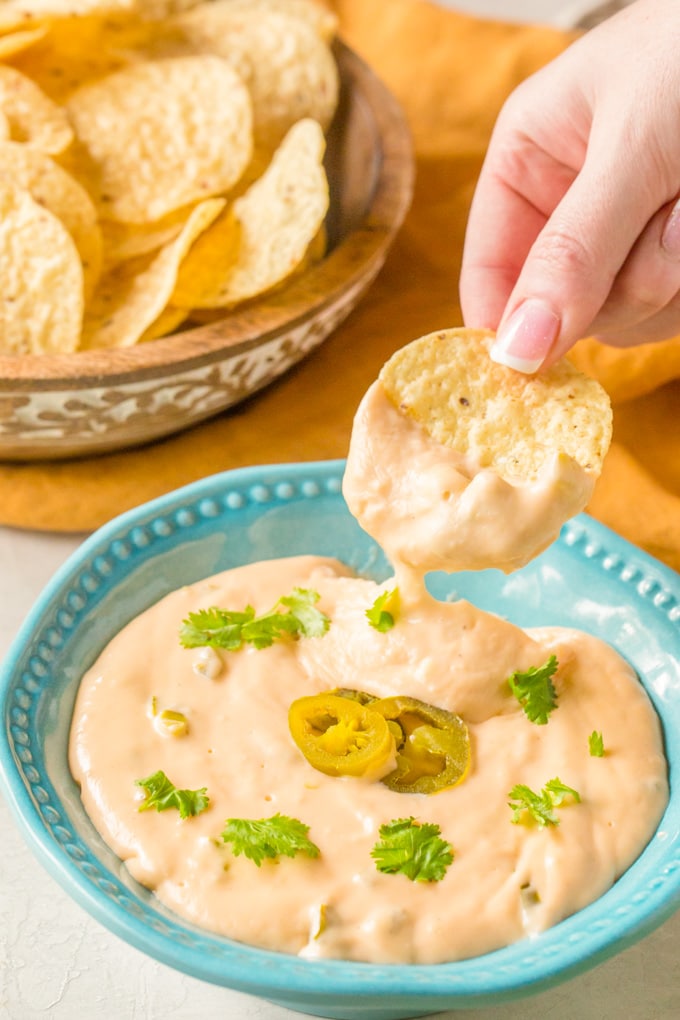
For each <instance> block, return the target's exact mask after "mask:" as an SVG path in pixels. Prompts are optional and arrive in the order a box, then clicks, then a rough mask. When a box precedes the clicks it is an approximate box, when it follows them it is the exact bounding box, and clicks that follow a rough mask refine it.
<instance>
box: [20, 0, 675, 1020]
mask: <svg viewBox="0 0 680 1020" xmlns="http://www.w3.org/2000/svg"><path fill="white" fill-rule="evenodd" d="M447 3H448V6H452V7H458V8H459V9H461V10H466V11H470V12H472V13H478V14H480V15H483V16H487V17H502V18H505V19H507V20H517V21H532V20H541V21H544V22H551V23H553V24H560V25H567V24H570V23H573V20H574V19H576V18H578V17H580V16H581V15H582V14H586V13H588V12H589V11H590V10H591V9H592V8H593V7H595V6H597V3H596V2H595V0H593V2H590V0H447ZM78 541H79V539H76V538H72V537H64V536H54V535H40V534H36V533H31V532H20V531H12V530H10V529H6V528H4V529H3V528H0V657H2V656H3V655H4V654H5V652H6V650H7V647H8V645H9V643H10V641H11V639H12V637H13V636H14V634H15V633H16V630H17V628H18V626H19V624H20V623H21V620H22V619H23V617H24V615H25V614H26V612H27V610H28V609H29V607H30V605H31V604H32V602H33V601H34V599H35V598H36V596H37V595H38V593H39V591H40V590H41V588H42V587H43V585H44V583H45V582H46V581H47V580H48V578H49V577H50V576H51V575H52V573H53V572H54V570H56V568H57V567H58V566H59V565H60V563H61V562H62V561H63V560H64V559H65V558H66V557H67V555H68V554H69V553H70V552H71V551H72V550H73V549H74V548H75V547H76V545H77V544H78ZM679 945H680V914H677V915H676V916H675V917H674V918H673V919H672V920H671V921H669V922H667V924H666V925H665V926H664V927H663V928H661V929H659V930H658V931H657V932H655V933H654V934H652V935H651V936H649V937H648V938H647V939H646V940H645V941H644V942H642V943H640V944H639V945H638V946H635V947H633V948H632V949H629V950H628V951H627V952H625V953H623V954H621V955H620V956H619V957H617V958H616V959H614V960H611V961H609V962H608V963H606V964H603V965H602V966H600V967H598V968H597V969H596V970H594V971H591V972H590V973H588V974H586V975H584V976H583V977H581V978H577V979H575V980H573V981H571V982H570V983H568V984H566V985H563V986H562V987H561V988H558V989H555V990H554V991H552V992H548V993H545V994H543V995H539V996H537V997H535V998H533V999H527V1000H524V1001H521V1002H519V1003H516V1004H512V1005H508V1006H504V1007H499V1008H496V1009H493V1010H480V1011H475V1012H474V1013H471V1012H465V1013H458V1012H456V1013H449V1014H440V1015H441V1016H442V1017H446V1016H448V1017H450V1018H451V1020H463V1018H464V1017H469V1018H473V1020H548V1018H550V1020H621V1018H622V1017H625V1020H675V1018H676V1017H677V1016H678V1015H680V969H679V968H678V966H677V953H678V948H677V947H678V946H679ZM298 1015H301V1014H294V1013H292V1012H291V1011H289V1010H287V1009H283V1008H281V1007H279V1006H274V1005H271V1004H269V1003H266V1002H263V1001H260V1000H258V999H255V998H251V997H250V996H244V995H240V994H237V993H235V992H231V991H227V990H225V989H221V988H217V987H213V986H211V985H206V984H203V983H202V982H198V981H195V980H193V979H192V978H188V977H186V976H184V975H182V974H179V973H176V972H174V971H172V970H169V969H168V968H167V967H165V966H163V965H162V964H158V963H156V962H154V961H153V960H150V959H148V958H147V957H145V956H143V955H142V954H141V953H139V952H138V951H137V950H135V949H132V948H130V947H129V946H127V945H126V944H125V943H123V942H121V941H120V940H119V939H118V938H116V937H115V936H113V935H111V934H109V932H107V931H106V930H105V929H104V928H102V927H101V926H100V925H99V924H98V923H97V922H95V921H94V920H92V919H91V918H90V917H89V916H88V915H87V914H85V913H84V912H83V911H82V910H81V909H80V907H78V906H76V905H75V904H74V903H73V902H72V901H71V900H70V899H69V898H68V897H67V896H66V894H65V893H63V892H62V891H61V889H60V888H59V886H57V885H56V883H55V882H54V881H53V880H52V879H51V878H50V877H49V876H48V875H47V874H46V872H44V871H43V869H42V867H41V866H40V865H38V863H37V862H36V861H35V860H34V858H33V856H32V855H31V853H30V851H29V850H28V849H27V847H26V845H25V843H24V841H23V839H22V837H21V835H20V834H19V832H18V830H17V828H16V826H15V824H14V822H13V820H12V818H11V816H10V812H9V808H8V807H7V805H6V804H5V802H4V801H3V800H1V799H0V1020H286V1018H292V1017H294V1016H298Z"/></svg>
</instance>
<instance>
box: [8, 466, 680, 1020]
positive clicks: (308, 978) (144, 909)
mask: <svg viewBox="0 0 680 1020" xmlns="http://www.w3.org/2000/svg"><path fill="white" fill-rule="evenodd" d="M343 469H344V461H324V462H318V463H308V464H297V465H294V464H293V465H275V466H265V467H256V468H245V469H237V470H235V471H230V472H225V473H223V474H220V475H214V476H211V477H210V478H206V479H203V480H202V481H200V482H196V483H192V484H191V485H188V486H185V487H184V488H182V489H179V490H177V491H175V492H172V493H170V494H168V495H166V496H163V497H161V498H159V499H157V500H154V501H153V502H151V503H148V504H145V505H143V506H141V507H138V508H136V509H134V510H131V511H129V512H127V513H125V514H123V515H121V516H120V517H118V518H116V519H114V520H112V521H111V522H109V523H108V524H107V525H105V526H104V527H103V528H101V529H100V530H99V531H98V532H96V533H95V534H94V535H92V536H91V537H90V538H89V539H88V540H86V542H84V543H83V545H82V546H81V547H80V549H79V550H77V551H76V553H74V554H73V556H72V557H71V558H70V559H69V560H68V561H67V563H65V564H64V566H63V567H62V568H61V570H59V571H58V572H57V574H56V575H55V576H54V578H53V579H52V581H51V583H50V584H49V585H48V586H47V587H46V589H45V591H44V592H43V594H42V595H41V597H40V599H39V600H38V602H37V603H36V605H35V607H34V609H33V611H32V612H31V614H30V615H29V617H28V618H27V620H26V622H25V624H24V626H23V627H22V629H21V632H20V633H19V635H18V636H17V638H16V640H15V642H14V644H13V646H12V649H11V650H10V652H9V654H8V656H7V658H6V660H5V663H4V667H3V669H2V672H0V699H1V701H2V710H3V718H4V733H3V738H4V739H3V740H1V741H0V779H1V780H2V783H3V786H4V791H5V794H6V796H7V798H8V800H9V802H10V805H11V807H12V809H13V811H14V813H15V816H16V818H17V821H18V823H19V826H20V828H21V830H22V831H23V834H24V836H25V838H26V839H27V841H28V843H29V845H30V846H31V848H32V850H33V851H34V852H35V853H36V855H37V856H38V858H39V860H40V861H41V863H42V864H43V865H44V866H45V867H46V869H47V870H48V872H50V874H51V875H52V876H53V877H54V878H55V879H56V880H57V881H58V882H59V883H60V884H61V885H62V886H63V888H64V889H65V890H66V891H67V892H68V893H69V894H70V895H71V896H72V897H73V898H74V899H75V900H76V901H77V902H78V903H79V904H80V905H81V906H82V907H84V908H85V909H86V910H87V911H88V912H89V913H91V914H92V915H93V916H94V917H95V918H97V919H98V920H99V921H100V922H101V923H103V924H104V925H105V926H106V927H108V928H109V929H111V930H112V931H113V932H115V933H116V934H117V935H119V936H121V937H122V938H123V939H124V940H126V941H128V942H130V943H131V944H132V945H134V946H136V947H137V948H139V949H141V950H143V951H144V952H146V953H148V954H149V955H150V956H152V957H154V958H156V959H158V960H160V961H162V962H164V963H166V964H169V965H171V966H173V967H175V968H177V969H178V970H181V971H184V972H186V973H189V974H191V975H193V976H195V977H198V978H201V979H203V980H207V981H211V982H213V983H216V984H221V985H226V986H229V987H232V988H235V989H240V990H243V991H250V992H254V993H255V994H260V995H264V996H265V997H272V998H275V997H276V994H277V993H278V994H280V993H282V992H283V991H285V992H286V993H287V994H288V995H290V994H291V993H299V994H301V995H313V994H317V995H322V996H324V997H328V996H329V995H334V996H336V997H337V996H341V997H342V996H350V997H352V996H365V995H370V994H380V995H387V994H389V995H390V996H391V997H394V996H395V995H402V996H404V995H417V996H419V997H425V998H427V1000H428V1001H430V1002H432V1000H434V999H436V1000H438V1002H439V1003H440V1004H441V1005H442V1006H445V1005H446V1003H452V1002H454V1001H458V1000H460V999H461V998H465V997H467V998H468V999H469V1000H470V1001H473V1000H474V1001H480V1002H481V1001H485V1000H489V999H491V998H493V997H498V996H499V995H506V996H507V997H510V995H511V993H514V994H515V995H516V994H518V993H519V992H523V991H527V990H532V991H534V990H537V989H539V988H545V987H549V986H550V985H552V984H555V983H557V982H558V981H561V980H564V979H566V978H567V977H570V976H573V975H574V974H576V973H578V972H580V971H582V970H585V969H587V968H589V967H590V966H593V965H594V964H595V963H597V962H599V961H601V960H604V959H606V958H607V957H609V956H611V955H613V954H614V953H615V952H618V951H619V950H621V949H623V948H625V947H626V946H627V945H630V944H632V943H633V942H635V941H637V940H638V939H639V938H641V937H642V936H643V935H645V934H647V933H648V932H649V931H651V930H652V929H653V928H655V927H657V926H658V925H659V924H660V923H662V921H664V920H665V919H666V918H667V917H669V916H670V915H671V914H672V913H673V912H674V911H675V909H677V907H678V906H680V838H678V837H679V836H680V833H678V832H676V836H674V837H672V838H671V834H669V833H666V829H665V825H666V820H667V816H665V817H664V819H663V820H662V822H661V825H660V827H659V830H658V832H657V834H656V837H655V838H653V839H652V841H651V842H650V844H649V845H648V847H647V849H646V850H645V851H644V852H643V854H642V855H641V857H640V858H638V860H637V861H636V862H635V863H634V864H633V865H632V866H631V867H630V868H629V869H628V871H626V872H625V874H624V875H623V876H622V877H621V878H620V879H619V880H618V882H617V883H616V884H615V885H614V887H613V888H612V889H611V890H610V891H609V892H607V893H605V894H604V896H602V897H601V898H600V899H599V900H598V901H596V902H595V903H594V904H591V905H590V906H588V907H586V908H584V909H583V910H581V911H579V912H578V913H577V914H575V915H572V917H570V918H568V919H567V920H565V921H563V922H561V923H560V924H559V925H557V926H556V927H555V928H553V929H550V930H549V931H547V932H545V933H543V934H542V935H540V936H539V937H538V938H536V939H526V940H523V941H521V942H518V943H516V944H514V945H512V946H508V947H506V948H504V949H499V950H496V951H494V952H493V953H489V954H487V955H485V956H481V957H476V958H473V959H469V960H463V961H456V962H453V963H443V964H435V965H411V966H408V967H404V966H390V965H379V964H364V963H353V962H348V961H336V960H329V961H324V960H321V961H313V962H310V961H306V960H302V959H299V958H298V957H295V956H288V955H285V954H279V953H272V952H268V951H265V950H261V949H257V948H253V947H250V946H247V945H243V944H240V943H237V942H234V941H232V940H229V939H225V938H222V937H220V936H215V935H212V934H210V933H208V932H205V931H201V930H199V929H197V928H195V927H193V926H192V925H191V924H189V923H185V922H183V921H182V920H181V919H180V918H176V919H175V918H173V917H171V916H170V915H169V913H166V914H163V913H162V912H161V909H156V908H155V907H154V906H152V905H151V904H152V902H153V900H152V899H151V901H145V900H144V899H143V898H142V897H141V896H137V895H136V894H135V892H134V891H133V886H134V883H132V884H128V885H126V884H124V883H123V882H121V880H120V879H119V878H118V877H117V876H116V875H114V874H113V873H112V872H111V871H109V870H108V869H107V868H106V866H105V865H103V864H102V862H101V861H100V860H99V859H98V857H97V856H96V854H95V853H94V852H93V851H92V849H91V848H90V847H89V846H88V845H87V844H86V843H85V842H84V841H83V840H82V839H81V837H79V836H78V834H77V833H76V831H75V827H74V825H73V823H72V821H71V819H70V817H69V814H68V810H67V808H66V807H65V805H64V804H63V803H61V801H60V799H59V796H58V795H57V793H56V791H55V789H54V786H53V785H52V782H51V780H50V776H49V775H48V774H47V771H46V766H45V761H44V758H43V753H42V747H41V741H40V736H39V733H38V731H37V730H36V712H37V706H38V705H39V703H40V697H41V695H42V696H45V697H47V696H48V695H47V694H46V693H45V692H46V691H48V689H49V685H50V677H51V675H52V671H53V669H54V668H55V666H56V664H57V663H58V660H59V655H60V653H61V652H63V650H64V649H65V648H66V646H67V644H68V641H69V639H70V637H71V636H72V635H73V634H74V633H75V632H76V631H77V628H78V627H79V626H80V624H81V622H82V620H83V619H84V618H85V617H86V616H87V613H88V611H89V610H90V609H91V608H92V606H93V605H94V604H96V601H97V598H98V593H100V592H101V590H102V588H104V589H106V588H107V587H112V586H115V583H116V579H117V574H118V573H120V574H121V576H123V574H124V570H125V569H126V566H127V565H129V564H130V563H131V562H133V561H134V560H135V559H143V560H146V559H149V558H153V555H155V552H162V551H163V550H164V549H165V548H171V547H173V545H174V544H175V543H176V542H177V541H178V540H179V536H181V535H182V534H185V535H188V534H189V533H190V532H191V529H192V528H193V527H194V526H195V525H196V524H197V523H199V522H214V523H215V524H217V523H218V522H220V523H222V524H225V523H226V524H228V521H229V519H231V520H234V518H235V516H236V517H237V516H238V514H239V512H240V511H241V510H243V509H244V508H246V507H249V508H251V509H252V508H253V507H262V508H263V509H264V508H267V507H269V506H270V505H271V504H272V503H274V504H278V505H281V504H285V503H287V502H291V501H298V502H300V501H302V502H303V503H304V504H305V505H306V504H309V505H310V506H311V507H312V508H313V504H314V501H315V500H317V499H318V498H319V497H330V498H331V500H332V501H333V502H334V503H337V506H338V508H339V509H340V508H342V507H344V504H343V502H342V496H341V480H342V473H343ZM345 512H346V511H345ZM558 543H559V544H561V545H563V546H564V547H565V548H566V549H568V551H569V555H570V556H571V557H573V558H576V559H577V560H587V561H589V562H590V563H591V564H593V565H594V566H595V567H596V568H597V569H598V570H601V571H602V573H603V575H606V577H607V582H608V583H610V584H614V585H617V586H621V587H622V588H623V589H625V590H626V591H627V593H628V596H629V598H631V599H633V600H634V601H636V602H640V601H642V602H643V603H644V604H645V605H646V606H647V607H651V608H652V609H653V611H654V613H655V614H656V615H657V616H658V618H659V619H662V618H663V620H664V622H665V624H666V626H668V625H669V624H670V625H671V626H672V628H673V630H674V632H675V633H677V634H678V636H679V638H680V578H679V577H678V575H677V574H675V573H674V572H673V571H672V570H670V569H669V568H667V567H665V566H663V565H662V564H660V563H658V562H657V561H655V560H654V559H652V557H650V556H647V555H646V554H645V553H642V552H641V551H640V550H638V549H636V548H635V547H634V546H632V545H630V544H629V543H627V542H625V541H624V540H623V539H621V538H620V537H619V536H617V535H615V534H614V533H613V532H611V531H610V530H609V529H607V528H605V527H604V526H603V525H601V524H599V523H597V522H595V521H593V520H592V519H590V518H588V517H587V516H586V515H580V516H579V517H577V518H575V519H574V520H573V521H570V522H569V523H568V524H567V525H565V528H564V529H563V531H562V534H561V536H560V538H559V540H558ZM154 551H155V552H154ZM679 643H680V642H679ZM643 681H644V678H643ZM650 693H651V692H650ZM678 728H679V729H680V718H679V720H678ZM673 771H674V765H673V764H671V772H673ZM671 803H672V804H673V803H674V802H673V800H672V801H671ZM669 810H670V807H669ZM674 810H675V809H674ZM678 811H680V808H679V809H678ZM667 815H668V812H667ZM678 828H679V829H680V825H679V826H678ZM664 834H665V838H664ZM669 842H670V845H669ZM673 844H675V846H674V848H673ZM140 892H141V890H140ZM147 895H148V894H147Z"/></svg>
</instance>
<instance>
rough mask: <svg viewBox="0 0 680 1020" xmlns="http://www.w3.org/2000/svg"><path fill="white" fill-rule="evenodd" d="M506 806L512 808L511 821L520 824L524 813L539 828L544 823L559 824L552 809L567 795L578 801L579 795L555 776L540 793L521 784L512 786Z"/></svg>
mask: <svg viewBox="0 0 680 1020" xmlns="http://www.w3.org/2000/svg"><path fill="white" fill-rule="evenodd" d="M508 796H509V798H510V800H509V801H508V807H510V808H512V821H513V822H514V823H515V825H520V824H521V823H522V822H523V821H524V819H525V817H526V815H528V816H529V818H532V819H533V820H534V821H535V822H537V823H538V824H539V825H540V826H541V828H543V827H544V826H546V825H559V824H560V820H559V818H558V817H557V815H556V814H555V811H554V809H555V808H556V807H561V806H562V804H563V803H564V801H565V799H566V798H567V797H572V798H573V800H574V801H575V802H576V803H579V802H580V800H581V797H580V796H579V794H578V793H577V792H576V790H574V789H573V788H572V787H571V786H566V785H565V784H564V783H563V782H562V780H561V779H558V778H557V777H555V779H550V780H548V782H547V783H546V784H545V786H544V787H543V789H542V790H541V792H540V793H535V792H534V790H532V789H530V787H528V786H524V785H523V784H521V783H520V784H518V785H517V786H513V788H512V790H511V791H510V793H509V794H508Z"/></svg>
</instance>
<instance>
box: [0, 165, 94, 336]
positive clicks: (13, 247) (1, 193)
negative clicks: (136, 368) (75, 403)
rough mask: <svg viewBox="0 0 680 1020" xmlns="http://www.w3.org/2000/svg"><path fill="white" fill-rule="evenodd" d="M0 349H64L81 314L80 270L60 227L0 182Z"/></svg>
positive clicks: (19, 191) (70, 241)
mask: <svg viewBox="0 0 680 1020" xmlns="http://www.w3.org/2000/svg"><path fill="white" fill-rule="evenodd" d="M0 280H2V287H1V288H0V351H2V353H3V354H13V355H24V354H54V353H60V354H61V353H70V352H71V351H74V350H75V349H76V347H77V345H78V339H79V336H80V328H81V323H82V317H83V268H82V265H81V262H80V256H79V255H78V250H77V248H76V246H75V244H74V241H73V238H72V237H71V235H70V234H69V232H68V230H67V229H66V227H65V226H64V225H63V223H61V221H60V220H58V219H57V217H56V216H54V215H53V214H52V213H51V212H50V211H49V210H48V209H45V208H44V207H43V206H42V205H40V204H39V203H38V202H36V201H35V200H34V199H33V198H32V197H31V195H30V194H29V193H28V191H26V190H24V189H23V188H19V187H17V186H16V185H14V184H11V183H9V182H7V181H0Z"/></svg>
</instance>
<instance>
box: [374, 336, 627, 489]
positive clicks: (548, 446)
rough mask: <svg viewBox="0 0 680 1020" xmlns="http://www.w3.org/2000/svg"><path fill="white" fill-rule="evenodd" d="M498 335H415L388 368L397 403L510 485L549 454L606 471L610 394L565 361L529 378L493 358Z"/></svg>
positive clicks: (533, 473)
mask: <svg viewBox="0 0 680 1020" xmlns="http://www.w3.org/2000/svg"><path fill="white" fill-rule="evenodd" d="M492 340H493V334H492V333H490V332H488V331H484V330H473V329H462V328H461V329H446V330H441V331H440V332H437V333H430V334H428V335H427V336H424V337H421V338H420V339H419V340H414V341H413V342H412V343H410V344H407V345H406V346H405V347H402V348H401V349H400V350H398V351H397V352H396V353H395V354H393V355H392V357H391V358H390V359H389V361H388V362H387V363H386V364H385V365H384V366H383V368H382V371H381V372H380V381H381V383H382V385H383V387H384V388H385V391H386V393H387V395H388V397H389V398H390V400H391V401H392V403H394V404H395V405H396V406H397V407H398V408H399V409H400V410H401V411H402V412H403V413H404V414H406V415H408V416H409V417H411V418H413V419H415V420H416V421H417V422H418V423H419V424H420V425H421V426H422V427H423V428H424V429H425V431H426V432H427V433H428V434H429V435H430V436H432V438H433V439H435V440H436V441H437V442H439V443H442V444H443V445H444V446H449V447H452V448H453V449H455V450H458V451H459V452H460V453H464V454H466V455H469V456H471V457H472V459H473V461H474V462H475V463H476V464H477V465H479V466H480V467H484V468H492V469H493V470H494V471H496V472H497V473H498V474H499V475H501V477H503V478H505V479H506V480H507V481H510V482H513V481H514V482H518V481H534V480H536V479H537V478H538V476H539V474H540V472H541V468H542V467H543V465H544V463H545V462H546V460H547V458H549V457H551V456H552V455H553V454H554V453H558V454H564V455H567V456H569V457H571V458H573V459H574V460H575V461H577V462H578V463H579V464H580V465H581V467H582V468H583V469H584V470H586V471H588V472H590V473H592V474H594V475H599V473H600V471H601V469H602V461H603V460H604V456H605V454H606V452H607V449H608V447H609V442H610V440H611V432H612V412H611V406H610V402H609V397H608V396H607V394H606V392H605V391H604V389H603V388H602V386H600V384H599V383H598V382H596V381H595V380H594V379H591V378H589V377H588V376H586V375H583V374H582V373H581V372H579V371H578V370H577V369H576V368H574V366H573V365H571V364H570V363H569V362H568V361H565V360H563V361H561V362H559V363H558V364H556V365H554V366H553V367H552V368H549V369H547V370H546V371H544V372H540V373H538V374H537V375H523V374H522V373H520V372H515V371H514V370H513V369H510V368H505V367H504V366H502V365H498V364H496V363H495V362H493V361H492V360H491V358H490V357H489V349H490V347H491V343H492Z"/></svg>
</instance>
